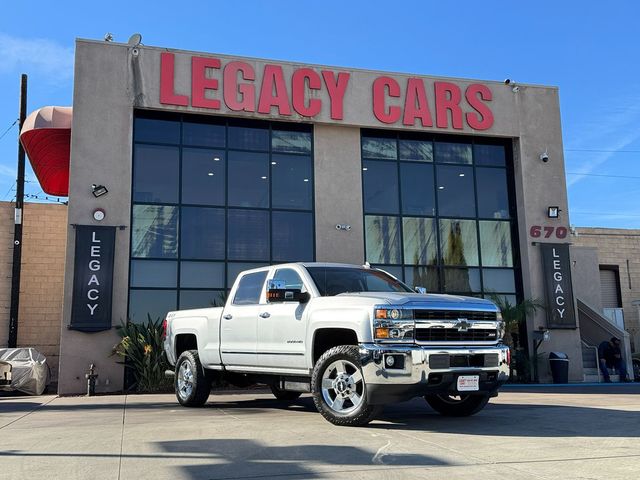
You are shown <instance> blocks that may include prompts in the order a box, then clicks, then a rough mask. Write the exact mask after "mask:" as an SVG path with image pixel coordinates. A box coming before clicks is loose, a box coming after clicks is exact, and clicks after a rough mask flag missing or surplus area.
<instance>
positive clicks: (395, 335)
mask: <svg viewBox="0 0 640 480" xmlns="http://www.w3.org/2000/svg"><path fill="white" fill-rule="evenodd" d="M389 337H391V338H400V330H398V329H397V328H393V329H391V330H390V331H389Z"/></svg>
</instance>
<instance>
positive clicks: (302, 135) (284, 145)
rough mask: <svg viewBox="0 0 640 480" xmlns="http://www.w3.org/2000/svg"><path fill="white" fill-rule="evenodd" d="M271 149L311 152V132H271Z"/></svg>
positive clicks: (287, 151)
mask: <svg viewBox="0 0 640 480" xmlns="http://www.w3.org/2000/svg"><path fill="white" fill-rule="evenodd" d="M271 151H273V152H283V153H301V154H311V132H287V131H282V130H273V131H272V132H271Z"/></svg>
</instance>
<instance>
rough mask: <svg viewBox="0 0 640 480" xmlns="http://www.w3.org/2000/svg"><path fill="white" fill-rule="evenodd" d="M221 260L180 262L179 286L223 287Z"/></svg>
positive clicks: (222, 265) (222, 264)
mask: <svg viewBox="0 0 640 480" xmlns="http://www.w3.org/2000/svg"><path fill="white" fill-rule="evenodd" d="M224 287H225V283H224V263H223V262H181V263H180V288H224Z"/></svg>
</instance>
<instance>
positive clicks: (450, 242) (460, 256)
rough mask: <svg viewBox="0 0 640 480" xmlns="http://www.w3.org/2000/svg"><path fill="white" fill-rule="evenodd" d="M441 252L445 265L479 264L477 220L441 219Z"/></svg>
mask: <svg viewBox="0 0 640 480" xmlns="http://www.w3.org/2000/svg"><path fill="white" fill-rule="evenodd" d="M440 252H441V255H442V263H443V264H445V265H474V266H475V265H478V237H477V232H476V221H475V220H448V219H447V220H440Z"/></svg>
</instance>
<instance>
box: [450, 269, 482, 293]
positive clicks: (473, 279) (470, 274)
mask: <svg viewBox="0 0 640 480" xmlns="http://www.w3.org/2000/svg"><path fill="white" fill-rule="evenodd" d="M443 273H444V291H445V292H447V293H477V292H481V291H482V288H481V285H480V269H479V268H444V269H443Z"/></svg>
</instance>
